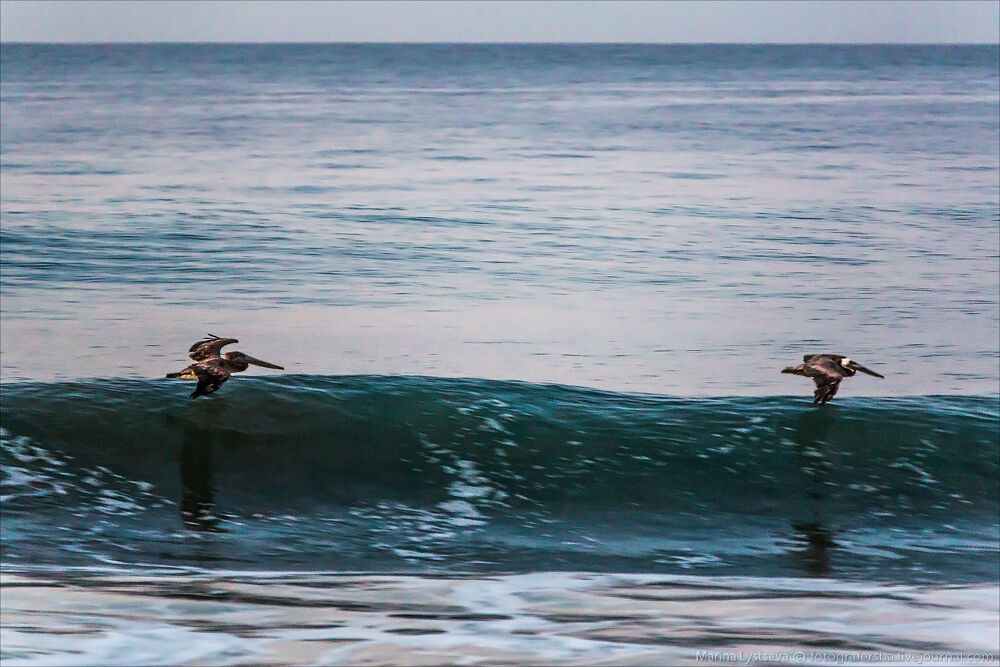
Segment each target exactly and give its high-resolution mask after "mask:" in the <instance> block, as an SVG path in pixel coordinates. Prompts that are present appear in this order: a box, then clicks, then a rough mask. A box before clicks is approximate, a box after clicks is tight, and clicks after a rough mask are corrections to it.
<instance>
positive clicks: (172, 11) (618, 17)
mask: <svg viewBox="0 0 1000 667" xmlns="http://www.w3.org/2000/svg"><path fill="white" fill-rule="evenodd" d="M0 40H2V41H5V42H17V41H27V42H160V41H167V42H796V43H798V42H848V43H849V42H979V43H983V42H986V43H997V42H1000V3H998V2H997V1H996V0H982V1H979V0H971V1H957V0H945V1H940V2H939V1H935V0H924V1H916V2H903V1H896V2H875V1H862V0H856V1H848V2H841V1H815V2H809V1H805V0H800V1H794V0H786V1H777V2H771V1H767V2H764V1H761V2H751V1H746V0H743V1H737V2H723V1H721V0H713V1H708V2H622V1H617V2H589V1H577V2H571V1H565V2H545V1H538V2H512V1H508V0H504V1H502V2H486V1H483V2H472V1H467V2H462V1H457V0H456V1H454V2H446V1H416V0H413V1H405V2H388V1H387V2H376V1H373V0H369V1H365V2H348V1H342V2H318V1H316V2H311V1H306V2H292V1H282V2H251V1H226V2H200V1H190V2H188V1H181V0H166V1H159V0H143V1H141V2H131V1H125V2H111V1H104V2H91V1H86V0H73V1H71V2H62V1H56V0H42V1H35V0H3V1H2V2H0Z"/></svg>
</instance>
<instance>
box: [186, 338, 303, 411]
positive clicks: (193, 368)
mask: <svg viewBox="0 0 1000 667" xmlns="http://www.w3.org/2000/svg"><path fill="white" fill-rule="evenodd" d="M238 342H239V341H238V340H236V339H235V338H220V337H219V336H216V335H215V334H208V338H206V339H204V340H199V341H198V342H197V343H195V344H194V345H192V346H191V349H190V350H188V352H189V353H190V354H188V356H189V357H191V358H192V359H194V360H195V363H193V364H191V365H190V366H188V367H187V368H185V369H184V370H182V371H177V372H176V373H167V377H168V378H180V379H182V380H197V381H198V386H197V387H195V390H194V393H193V394H191V398H198V397H199V396H205V395H206V394H211V393H212V392H213V391H215V390H216V389H218V388H219V387H221V386H222V383H223V382H225V381H226V380H228V379H229V376H230V375H232V374H233V373H242V372H243V371H245V370H246V369H247V368H248V367H249V365H250V364H254V365H256V366H263V367H264V368H277V369H278V370H282V371H283V370H285V368H284V367H283V366H278V365H276V364H271V363H268V362H266V361H261V360H260V359H255V358H254V357H251V356H250V355H249V354H243V353H242V352H226V353H225V354H220V353H219V350H221V349H222V348H224V347H225V346H226V345H230V344H232V343H238Z"/></svg>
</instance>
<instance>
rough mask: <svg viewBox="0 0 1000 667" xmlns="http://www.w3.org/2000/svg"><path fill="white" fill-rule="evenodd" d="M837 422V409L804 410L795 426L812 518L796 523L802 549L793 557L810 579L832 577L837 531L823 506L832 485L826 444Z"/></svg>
mask: <svg viewBox="0 0 1000 667" xmlns="http://www.w3.org/2000/svg"><path fill="white" fill-rule="evenodd" d="M837 418H838V412H837V407H836V406H829V407H827V406H822V407H815V406H814V407H804V408H803V411H802V415H801V416H800V417H799V418H798V420H797V422H796V425H795V451H796V453H797V454H798V459H799V469H800V470H801V472H802V474H803V475H804V476H805V480H806V487H805V488H806V499H805V500H806V507H807V508H808V509H809V511H810V513H811V515H812V517H811V519H809V520H805V521H801V520H800V521H793V522H792V530H793V531H795V536H794V539H795V540H796V541H797V542H798V543H799V545H800V548H799V549H797V550H795V551H794V552H793V553H794V555H795V556H796V560H797V561H798V562H799V563H800V564H801V567H802V569H803V570H804V571H805V572H806V573H807V574H810V575H817V576H826V575H830V574H832V573H833V563H832V556H833V554H832V551H833V549H835V548H836V546H837V543H836V542H835V541H834V539H833V538H834V533H835V531H834V529H833V528H831V527H830V526H829V525H827V523H826V521H825V520H824V517H823V505H824V500H825V499H826V496H827V488H828V484H829V472H830V461H829V460H828V459H827V457H826V451H825V449H826V443H827V439H828V436H829V434H830V430H831V429H832V428H833V427H834V426H835V424H836V422H837Z"/></svg>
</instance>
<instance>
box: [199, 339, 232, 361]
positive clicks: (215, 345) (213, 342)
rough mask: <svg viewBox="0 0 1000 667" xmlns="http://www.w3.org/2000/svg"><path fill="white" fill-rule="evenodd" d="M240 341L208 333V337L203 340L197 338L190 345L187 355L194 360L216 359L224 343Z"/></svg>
mask: <svg viewBox="0 0 1000 667" xmlns="http://www.w3.org/2000/svg"><path fill="white" fill-rule="evenodd" d="M238 342H240V341H238V340H236V339H235V338H220V337H218V336H216V335H214V334H208V338H205V339H204V340H199V341H198V342H197V343H195V344H194V345H192V346H191V349H189V350H188V352H190V354H188V356H189V357H191V358H192V359H194V360H195V361H205V360H206V359H218V358H219V356H220V354H219V350H221V349H222V348H224V347H225V346H226V345H229V344H231V343H238Z"/></svg>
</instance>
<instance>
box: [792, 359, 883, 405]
mask: <svg viewBox="0 0 1000 667" xmlns="http://www.w3.org/2000/svg"><path fill="white" fill-rule="evenodd" d="M858 371H861V372H862V373H867V374H868V375H874V376H875V377H877V378H885V376H884V375H882V374H881V373H876V372H875V371H873V370H871V369H869V368H865V367H864V366H862V365H861V364H859V363H858V362H856V361H854V360H853V359H851V358H850V357H845V356H844V355H842V354H807V355H805V356H804V357H802V363H801V364H799V365H798V366H788V367H787V368H785V369H783V370H782V371H781V372H782V373H791V374H793V375H805V376H806V377H810V378H812V379H813V382H815V383H816V391H815V392H813V396H815V398H814V399H813V405H816V404H819V405H823V404H824V403H826V402H827V401H829V400H830V399H831V398H833V397H834V396H836V395H837V389H838V388H839V387H840V381H841V380H843V379H844V378H845V377H851V376H852V375H856V374H857V372H858Z"/></svg>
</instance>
